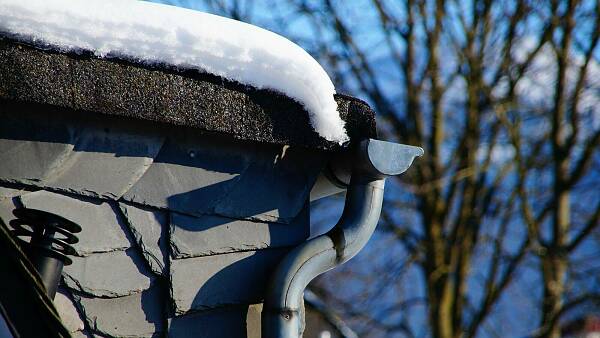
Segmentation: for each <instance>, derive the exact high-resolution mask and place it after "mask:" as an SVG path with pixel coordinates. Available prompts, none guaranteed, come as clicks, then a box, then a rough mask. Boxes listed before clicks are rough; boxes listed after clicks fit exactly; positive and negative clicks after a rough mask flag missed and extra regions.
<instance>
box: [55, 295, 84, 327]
mask: <svg viewBox="0 0 600 338" xmlns="http://www.w3.org/2000/svg"><path fill="white" fill-rule="evenodd" d="M71 297H72V296H71V293H70V292H69V291H68V290H67V289H65V288H64V287H59V288H58V290H57V292H56V296H54V306H55V307H56V310H57V311H58V314H59V315H60V319H61V320H62V322H63V324H64V325H65V327H66V328H67V330H69V332H77V331H82V330H84V329H85V324H84V323H83V320H82V319H81V317H80V316H79V312H78V311H77V308H76V307H75V304H74V303H73V300H72V299H71Z"/></svg>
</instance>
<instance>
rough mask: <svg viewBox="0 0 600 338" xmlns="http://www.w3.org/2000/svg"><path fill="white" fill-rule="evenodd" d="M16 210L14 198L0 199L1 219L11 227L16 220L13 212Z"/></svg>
mask: <svg viewBox="0 0 600 338" xmlns="http://www.w3.org/2000/svg"><path fill="white" fill-rule="evenodd" d="M14 209H15V204H14V203H13V200H12V198H0V219H2V221H4V224H6V225H9V224H8V223H9V222H10V221H11V220H13V219H15V216H14V215H13V210H14Z"/></svg>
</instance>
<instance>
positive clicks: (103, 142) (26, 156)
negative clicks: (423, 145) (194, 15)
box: [0, 33, 375, 338]
mask: <svg viewBox="0 0 600 338" xmlns="http://www.w3.org/2000/svg"><path fill="white" fill-rule="evenodd" d="M336 101H337V103H338V110H339V112H340V115H341V116H342V118H343V119H344V120H345V121H346V129H347V131H348V134H349V136H350V137H351V138H352V139H354V140H356V139H361V138H366V137H374V136H375V120H374V114H373V111H372V110H371V109H370V108H369V107H368V105H366V104H365V103H364V102H362V101H360V100H357V99H354V98H351V97H348V96H344V95H338V96H336ZM0 120H2V123H0V217H2V218H3V219H5V221H8V220H10V219H11V218H12V217H13V216H12V210H13V209H14V208H15V207H17V206H25V207H30V208H35V209H41V210H46V211H49V212H52V213H56V214H58V215H61V216H63V217H65V218H68V219H70V220H72V221H74V222H76V223H78V224H80V225H81V227H82V228H83V230H82V232H81V233H79V234H78V237H79V240H80V241H79V243H77V244H75V245H74V247H75V250H76V252H77V257H73V264H72V265H70V266H67V267H65V269H64V270H63V278H62V285H61V288H60V291H59V296H58V298H57V301H56V303H57V304H58V308H59V312H60V314H61V316H63V319H64V320H65V322H66V323H67V326H68V328H69V330H71V331H72V332H73V336H74V337H153V336H154V337H163V336H169V337H206V338H220V337H257V338H258V337H260V311H261V305H260V303H261V302H262V301H263V294H264V289H265V287H266V282H267V279H268V277H269V275H270V273H271V272H272V270H273V269H274V268H275V266H276V265H277V263H278V262H279V260H280V259H281V258H282V257H283V255H285V254H286V252H288V251H289V250H291V248H293V247H294V246H295V245H297V244H298V243H301V242H303V241H304V240H305V239H306V238H307V237H308V236H309V231H310V226H309V223H310V220H309V206H308V200H309V193H310V190H311V187H312V186H313V184H314V182H315V180H316V178H317V176H318V174H319V172H320V171H321V169H322V168H323V167H324V164H325V163H326V162H327V160H328V158H330V157H331V155H332V152H334V151H339V150H341V147H340V146H339V145H337V144H334V143H331V142H327V141H325V140H324V139H322V138H321V137H319V136H318V135H317V134H316V133H315V132H314V131H313V130H312V128H311V127H310V124H309V121H308V115H307V113H306V111H305V110H304V109H303V108H302V107H301V105H300V104H298V103H297V102H295V101H293V100H292V99H290V98H287V97H285V96H283V95H280V94H277V93H273V92H270V91H267V90H257V89H253V88H249V87H247V86H243V85H240V84H238V83H234V82H230V81H225V80H223V79H221V78H218V77H216V76H212V75H208V74H203V73H199V72H197V71H187V70H175V69H171V68H169V67H166V66H165V65H149V64H139V63H135V62H131V61H130V60H121V59H116V58H109V59H106V58H105V59H99V58H96V57H94V56H93V55H92V54H91V53H86V52H85V51H83V52H82V53H80V54H73V53H68V54H65V53H61V52H57V51H53V50H51V49H47V48H45V46H39V45H36V46H35V47H34V46H32V45H27V44H24V43H23V42H16V41H15V40H14V39H12V38H7V37H5V36H2V33H0Z"/></svg>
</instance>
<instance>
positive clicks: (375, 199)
mask: <svg viewBox="0 0 600 338" xmlns="http://www.w3.org/2000/svg"><path fill="white" fill-rule="evenodd" d="M422 153H423V150H422V149H421V148H417V147H411V146H406V145H400V144H394V143H390V142H384V141H378V140H372V139H369V140H364V141H362V142H361V143H359V144H358V147H357V149H356V152H355V153H354V156H355V161H354V166H353V168H352V176H351V179H350V184H349V187H348V191H347V194H346V201H345V205H344V211H343V212H342V216H341V218H340V220H339V221H338V222H337V224H336V225H335V226H334V227H333V228H332V229H331V230H330V231H329V232H327V233H326V234H323V235H321V236H318V237H316V238H314V239H311V240H308V241H307V242H304V243H303V244H301V245H299V246H298V247H296V248H295V249H293V250H292V251H291V252H290V253H288V254H287V255H286V256H285V257H284V259H283V260H282V261H281V262H280V263H279V265H278V267H277V268H276V270H275V272H274V273H273V275H272V278H271V280H270V283H269V287H268V289H267V295H266V297H265V305H264V310H263V315H262V321H263V325H262V336H263V338H275V337H281V338H283V337H300V336H301V334H302V331H303V322H304V319H303V313H302V301H303V300H302V297H303V293H304V289H305V288H306V286H307V285H308V283H309V282H310V281H311V280H313V279H314V278H315V277H316V276H318V275H320V274H322V273H324V272H326V271H328V270H331V269H333V268H335V267H336V266H338V265H340V264H342V263H344V262H346V261H348V260H349V259H350V258H352V257H354V256H355V255H356V254H357V253H358V252H359V251H360V250H361V249H362V248H363V247H364V246H365V244H366V243H367V241H368V240H369V239H370V238H371V235H372V234H373V231H374V230H375V227H376V226H377V222H378V220H379V216H380V213H381V207H382V204H383V192H384V185H385V179H386V177H388V176H392V175H398V174H400V173H402V172H404V171H406V169H408V167H409V166H410V165H411V163H412V161H413V159H414V158H415V157H416V156H420V155H422Z"/></svg>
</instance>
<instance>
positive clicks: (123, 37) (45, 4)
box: [0, 0, 348, 144]
mask: <svg viewBox="0 0 600 338" xmlns="http://www.w3.org/2000/svg"><path fill="white" fill-rule="evenodd" d="M0 32H3V33H5V34H10V35H14V36H16V37H17V38H19V39H21V40H27V41H30V42H32V43H35V44H42V45H47V46H51V47H52V48H55V49H59V50H61V51H65V52H67V51H68V52H78V51H91V52H93V53H94V54H95V55H97V56H99V57H107V56H108V57H123V58H127V59H133V60H135V61H139V62H143V63H164V64H167V65H172V66H176V67H180V68H184V69H198V70H201V71H205V72H207V73H211V74H214V75H218V76H221V77H224V78H226V79H229V80H233V81H237V82H240V83H242V84H246V85H251V86H254V87H257V88H259V89H271V90H274V91H278V92H281V93H283V94H285V95H287V96H289V97H291V98H293V99H295V100H297V101H298V102H299V103H301V104H302V105H303V106H304V107H305V109H306V110H307V111H308V114H309V118H310V121H311V124H312V127H313V128H314V129H315V131H316V132H317V133H318V134H319V135H321V136H322V137H324V138H325V139H327V140H329V141H334V142H337V143H340V144H341V143H343V142H345V141H347V140H348V136H347V135H346V131H345V128H344V122H343V121H342V119H341V118H340V116H339V113H338V112H337V104H336V102H335V100H334V96H333V95H334V94H335V88H334V86H333V83H332V82H331V79H330V78H329V76H328V75H327V73H326V72H325V70H324V69H323V68H322V67H321V65H319V63H318V62H317V61H316V60H315V59H314V58H312V57H311V56H310V55H309V54H308V53H307V52H306V51H304V50H303V49H302V48H301V47H299V46H298V45H296V44H294V43H292V42H291V41H289V40H288V39H286V38H284V37H282V36H280V35H277V34H275V33H272V32H269V31H267V30H264V29H262V28H259V27H256V26H253V25H249V24H246V23H243V22H240V21H235V20H231V19H228V18H224V17H219V16H216V15H211V14H207V13H201V12H197V11H192V10H188V9H183V8H178V7H173V6H168V5H161V4H154V3H148V2H141V1H120V0H93V1H89V0H86V1H84V0H27V1H22V0H0Z"/></svg>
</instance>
